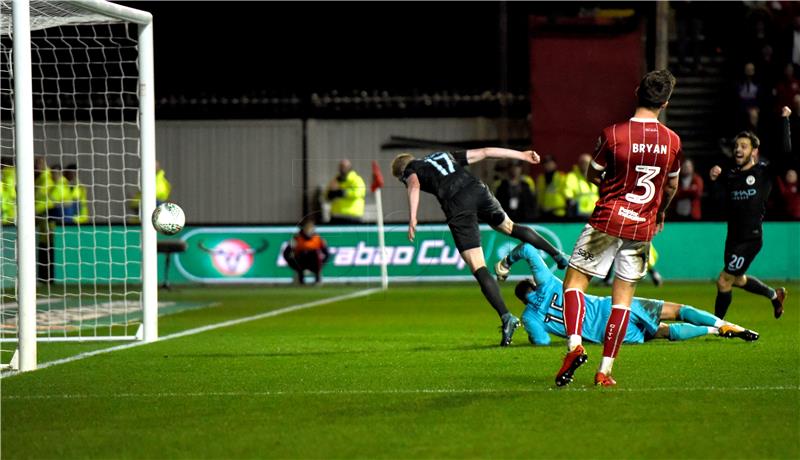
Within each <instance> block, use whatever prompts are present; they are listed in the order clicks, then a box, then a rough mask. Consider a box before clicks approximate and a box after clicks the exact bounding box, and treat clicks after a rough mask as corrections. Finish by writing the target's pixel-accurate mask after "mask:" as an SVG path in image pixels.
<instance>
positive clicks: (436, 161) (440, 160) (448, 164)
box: [425, 152, 455, 176]
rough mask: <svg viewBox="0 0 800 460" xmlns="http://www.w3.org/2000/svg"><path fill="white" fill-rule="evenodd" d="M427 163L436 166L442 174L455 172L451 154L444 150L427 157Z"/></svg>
mask: <svg viewBox="0 0 800 460" xmlns="http://www.w3.org/2000/svg"><path fill="white" fill-rule="evenodd" d="M425 163H430V164H432V165H433V167H434V168H436V170H437V171H439V173H441V175H443V176H446V175H448V174H450V173H451V172H455V168H453V162H452V161H450V155H448V154H447V153H444V152H440V153H433V154H430V155H428V156H427V157H425Z"/></svg>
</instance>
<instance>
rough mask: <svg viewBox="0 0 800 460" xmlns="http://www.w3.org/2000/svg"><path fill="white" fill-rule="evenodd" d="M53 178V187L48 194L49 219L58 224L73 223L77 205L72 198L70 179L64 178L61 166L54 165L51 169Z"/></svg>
mask: <svg viewBox="0 0 800 460" xmlns="http://www.w3.org/2000/svg"><path fill="white" fill-rule="evenodd" d="M50 174H51V176H52V178H53V186H52V187H50V192H49V193H48V212H47V218H48V220H50V221H51V222H54V223H57V224H66V223H69V224H71V223H73V221H72V219H73V217H74V215H75V209H76V208H77V205H76V204H75V203H74V201H75V200H74V199H73V198H72V189H71V187H70V185H69V179H67V178H66V177H64V174H63V172H62V170H61V165H53V166H52V167H51V168H50Z"/></svg>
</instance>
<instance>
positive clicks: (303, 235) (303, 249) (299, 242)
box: [283, 219, 329, 285]
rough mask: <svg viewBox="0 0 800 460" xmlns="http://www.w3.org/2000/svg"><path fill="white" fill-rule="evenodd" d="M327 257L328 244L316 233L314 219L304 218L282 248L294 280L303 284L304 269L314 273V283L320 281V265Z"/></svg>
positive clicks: (317, 283) (316, 283)
mask: <svg viewBox="0 0 800 460" xmlns="http://www.w3.org/2000/svg"><path fill="white" fill-rule="evenodd" d="M328 257H329V253H328V245H327V243H325V240H324V239H322V237H321V236H319V235H318V234H317V233H316V229H315V227H314V221H313V220H311V219H306V220H304V221H303V222H301V225H300V231H299V232H297V233H296V234H295V235H294V236H293V237H292V241H291V242H290V243H289V244H288V245H287V246H286V249H284V250H283V258H284V259H285V260H286V263H287V264H288V265H289V267H291V269H292V270H294V271H295V272H296V273H295V277H296V278H295V281H296V282H297V283H299V284H305V279H304V276H303V273H304V271H305V270H309V271H311V273H313V274H314V277H315V281H314V284H315V285H319V284H321V283H322V267H323V265H325V262H327V260H328Z"/></svg>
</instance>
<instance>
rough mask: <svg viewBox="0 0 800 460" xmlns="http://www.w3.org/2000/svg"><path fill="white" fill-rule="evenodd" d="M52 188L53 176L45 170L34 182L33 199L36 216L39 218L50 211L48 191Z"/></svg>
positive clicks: (47, 169) (48, 169) (48, 170)
mask: <svg viewBox="0 0 800 460" xmlns="http://www.w3.org/2000/svg"><path fill="white" fill-rule="evenodd" d="M51 188H53V175H52V173H51V172H50V168H46V169H45V170H44V171H42V173H41V174H39V177H37V178H36V181H34V192H33V199H34V204H35V207H36V215H37V216H41V215H44V213H45V212H47V210H48V209H50V207H51V204H50V189H51Z"/></svg>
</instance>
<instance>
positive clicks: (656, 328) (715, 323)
mask: <svg viewBox="0 0 800 460" xmlns="http://www.w3.org/2000/svg"><path fill="white" fill-rule="evenodd" d="M520 260H524V261H525V262H527V263H528V266H529V267H530V270H531V274H532V275H533V277H532V278H529V279H525V280H523V281H520V282H519V283H518V284H517V286H516V289H515V291H514V293H515V294H516V296H517V298H518V299H520V301H522V303H524V304H525V312H524V313H523V314H522V324H523V326H524V327H525V330H526V331H527V333H528V340H529V341H530V342H531V343H532V344H534V345H549V344H550V335H549V334H552V335H555V336H558V337H564V338H566V336H567V334H566V330H565V327H564V315H563V310H564V309H563V305H564V304H563V301H562V282H561V280H560V279H558V278H557V277H556V276H555V275H553V274H552V273H551V272H550V269H549V268H548V267H547V265H545V263H544V260H542V257H541V256H540V255H539V251H538V250H536V249H535V248H534V247H533V246H531V245H529V244H519V245H518V246H517V247H515V248H514V249H513V250H512V251H511V252H510V253H509V254H508V255H506V256H505V257H504V258H503V259H502V260H501V261H500V262H498V263H497V265H496V266H495V272H496V273H497V274H498V275H497V277H498V279H500V280H504V279H505V278H506V277H507V276H508V273H509V268H510V267H511V266H512V265H513V264H515V263H516V262H518V261H520ZM610 314H611V297H598V296H593V295H586V316H585V317H584V320H583V331H582V334H581V335H582V337H583V338H584V339H585V340H588V341H590V342H594V343H602V342H603V334H604V332H605V327H606V322H607V321H608V316H609V315H610ZM662 321H681V322H677V323H671V324H667V323H663V322H662ZM630 326H631V327H629V328H628V330H627V332H626V333H625V339H624V340H625V342H626V343H642V342H645V341H647V340H651V339H656V338H665V339H669V340H687V339H691V338H695V337H701V336H704V335H719V336H722V337H729V338H730V337H739V338H741V339H743V340H746V341H752V340H758V333H757V332H754V331H751V330H748V329H745V328H743V327H741V326H737V325H735V324H733V323H729V322H727V321H724V320H722V319H720V318H717V317H716V316H714V315H712V314H711V313H708V312H705V311H703V310H699V309H697V308H694V307H692V306H690V305H682V304H678V303H674V302H666V301H664V300H655V299H643V298H640V297H635V298H634V299H633V303H632V304H631V317H630Z"/></svg>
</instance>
